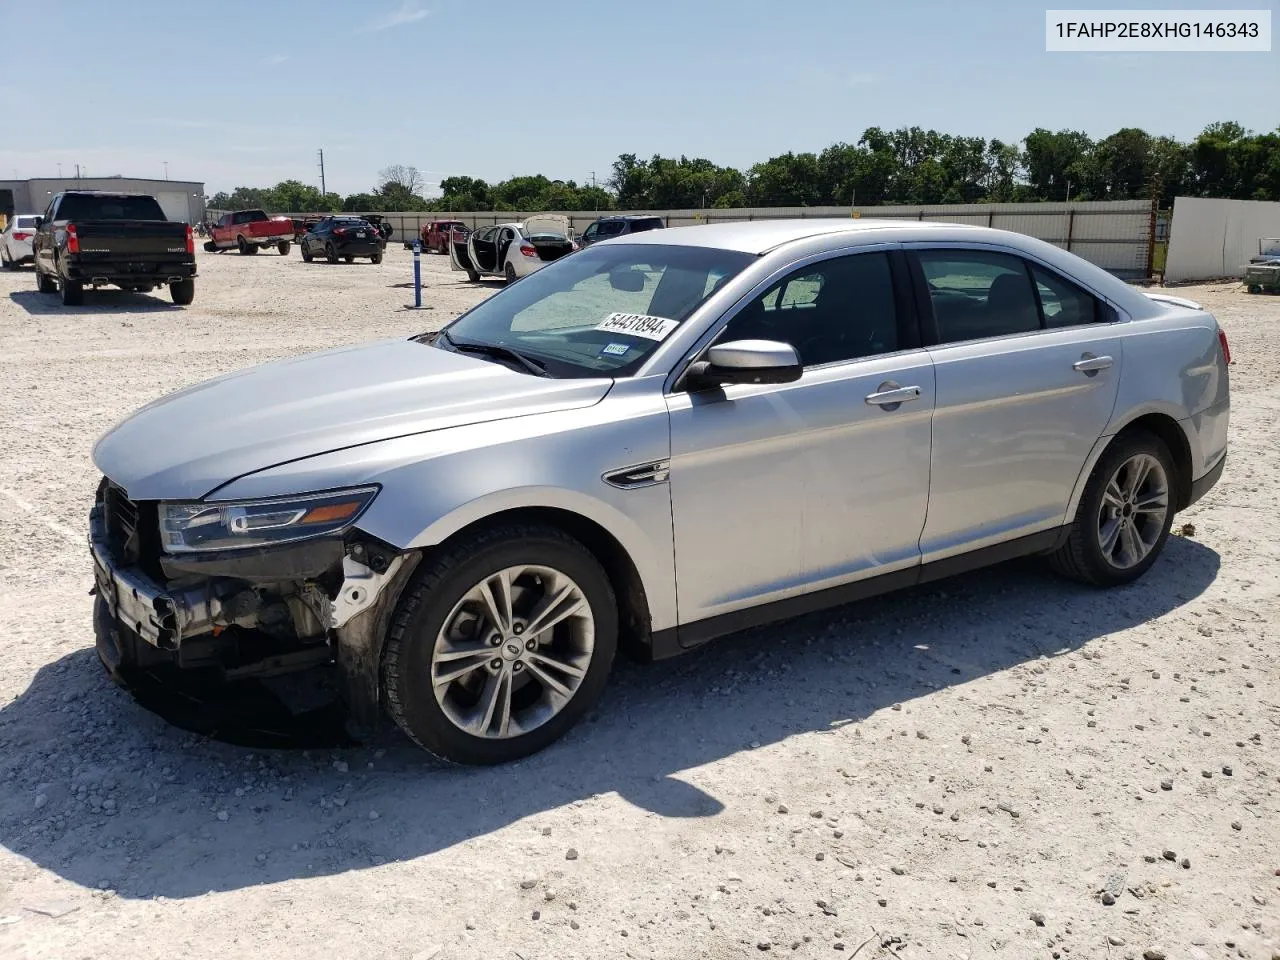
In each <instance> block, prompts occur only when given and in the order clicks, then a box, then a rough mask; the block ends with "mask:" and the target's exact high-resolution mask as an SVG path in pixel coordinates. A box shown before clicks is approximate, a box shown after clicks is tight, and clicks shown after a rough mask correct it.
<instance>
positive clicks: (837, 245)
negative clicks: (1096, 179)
mask: <svg viewBox="0 0 1280 960" xmlns="http://www.w3.org/2000/svg"><path fill="white" fill-rule="evenodd" d="M1227 351H1228V347H1227V341H1226V338H1225V336H1224V335H1223V333H1222V331H1221V330H1220V329H1219V328H1218V324H1217V323H1216V321H1215V320H1214V318H1213V317H1212V316H1211V315H1210V314H1208V313H1206V312H1205V311H1204V310H1202V309H1200V307H1198V306H1197V305H1196V304H1194V303H1191V302H1189V301H1184V300H1179V299H1176V298H1172V297H1164V296H1158V295H1146V294H1144V293H1143V292H1141V291H1140V290H1138V289H1135V288H1132V287H1129V286H1127V285H1126V284H1124V283H1122V282H1121V281H1119V280H1117V279H1115V278H1114V277H1112V276H1111V275H1109V274H1107V273H1106V272H1104V271H1103V270H1101V269H1099V268H1097V267H1094V266H1091V265H1090V264H1088V263H1086V262H1084V261H1082V260H1080V259H1078V258H1077V257H1075V256H1073V255H1070V254H1067V253H1065V252H1063V251H1061V250H1059V249H1057V248H1056V247H1053V246H1050V245H1048V244H1046V243H1042V242H1040V241H1038V240H1033V239H1030V238H1027V237H1023V236H1019V235H1016V234H1012V233H1004V232H1001V231H994V230H989V229H984V228H977V227H964V226H954V225H945V224H928V223H915V222H912V223H906V224H904V223H901V222H893V221H882V222H877V221H874V220H848V221H844V220H842V221H823V220H803V221H773V222H755V223H732V224H721V225H714V226H697V227H688V228H678V229H668V230H661V231H654V232H652V233H642V234H637V235H634V236H628V237H624V238H620V239H618V240H609V241H605V242H603V243H599V244H596V245H593V246H591V247H589V248H587V249H586V250H583V251H581V252H579V253H575V254H574V255H573V256H571V257H565V258H564V259H563V260H561V261H558V262H556V263H554V264H550V265H548V266H547V267H546V268H545V269H543V270H540V271H538V272H537V273H535V274H532V275H530V276H529V277H527V278H526V279H524V280H522V281H521V282H520V283H517V284H514V285H512V286H511V287H509V288H507V289H504V290H502V291H501V292H499V293H497V294H496V295H495V296H493V297H491V298H490V299H488V300H486V301H485V302H484V303H482V304H480V305H479V306H477V307H475V308H474V309H472V310H471V311H469V312H468V313H465V314H463V315H462V316H460V317H458V318H457V319H456V320H454V321H453V322H452V323H450V324H449V325H448V326H447V327H446V328H445V329H444V330H443V331H442V332H440V333H438V334H423V335H420V336H415V337H410V338H405V339H394V340H386V341H382V342H377V343H372V344H369V345H366V346H359V347H346V348H342V349H337V350H330V351H328V352H325V353H320V354H316V355H313V356H307V357H301V358H298V359H293V360H286V361H281V362H277V363H272V364H268V365H266V366H262V367H258V368H255V369H250V370H244V371H241V372H238V373H233V374H230V375H227V376H224V377H221V378H219V379H216V380H213V381H210V382H208V383H204V384H201V385H199V386H195V387H192V388H190V389H187V390H184V391H181V392H179V393H176V394H174V395H171V396H169V397H166V398H163V399H161V400H158V401H156V402H154V403H152V404H151V405H149V406H147V407H144V408H143V409H142V410H140V411H139V412H138V413H136V414H135V415H134V416H132V417H131V418H129V419H127V420H125V421H124V422H123V423H121V424H120V425H119V426H117V427H115V428H114V429H113V430H112V431H111V432H110V433H108V434H107V435H106V436H105V437H103V438H102V440H101V441H100V442H99V443H98V445H97V447H96V448H95V450H94V458H95V462H96V463H97V465H98V466H99V468H100V469H101V470H102V472H103V473H104V474H105V477H104V479H103V481H102V485H101V488H100V491H99V495H98V502H97V505H96V506H95V507H94V509H93V512H92V515H91V518H90V531H91V532H90V540H91V544H92V551H93V557H94V563H95V566H96V569H97V585H98V600H97V615H96V621H97V628H98V649H99V652H100V655H101V656H102V658H103V660H104V662H105V663H106V664H107V666H108V668H109V669H110V670H111V672H112V673H113V674H115V675H116V676H117V677H118V678H120V679H123V680H125V681H128V679H129V678H130V677H131V676H132V675H135V674H136V671H138V670H139V669H141V668H146V667H148V666H150V665H153V664H156V663H171V664H178V665H179V666H182V667H211V668H213V669H215V670H217V671H221V672H222V673H223V674H224V675H227V676H245V675H251V674H253V673H255V672H260V673H270V672H280V671H281V670H286V669H300V668H303V667H306V666H309V665H321V664H326V665H328V664H336V669H337V672H338V675H339V676H340V677H341V678H342V684H343V688H344V690H345V696H346V700H347V703H348V708H349V711H350V715H351V717H352V719H353V721H355V722H356V723H357V724H361V725H367V724H368V723H370V722H372V721H373V720H375V719H376V718H377V717H378V716H379V715H380V714H383V713H385V714H389V715H390V716H391V717H392V718H393V719H394V720H395V722H396V723H398V724H399V725H400V726H401V727H402V728H403V729H404V730H405V732H406V733H408V735H409V736H410V737H412V738H413V739H414V740H415V741H417V742H418V743H419V744H421V745H422V746H424V747H426V748H427V749H429V750H431V751H433V752H434V753H436V754H438V755H440V756H442V757H445V758H448V759H450V760H454V761H460V762H465V763H494V762H500V761H506V760H511V759H513V758H516V757H520V756H522V755H525V754H528V753H530V752H532V751H535V750H538V749H540V748H542V747H544V746H546V745H548V744H550V743H551V742H552V741H554V740H555V739H556V738H557V737H559V736H561V735H562V734H563V733H564V732H565V731H566V730H568V729H569V727H570V726H572V725H573V723H574V722H575V721H577V720H578V719H579V718H580V717H581V716H582V715H583V712H584V711H585V710H587V709H588V707H590V706H591V704H592V703H593V702H595V700H596V699H597V698H598V697H599V696H600V694H601V691H602V690H603V688H604V685H605V681H606V677H607V675H608V673H609V669H610V665H611V663H612V661H613V658H614V653H615V651H616V650H618V649H620V648H622V649H626V650H630V651H634V652H636V653H638V654H640V655H642V656H645V657H650V658H660V657H668V656H671V655H673V654H677V653H681V652H683V651H685V650H688V649H690V648H692V647H696V646H698V645H699V644H702V643H704V642H706V641H708V640H711V639H713V638H715V637H718V636H720V635H722V634H725V633H728V632H732V631H735V630H738V629H741V628H744V627H748V626H752V625H756V624H761V623H766V622H769V621H774V620H777V619H780V618H784V617H789V616H792V615H795V614H798V613H802V612H805V611H810V610H814V609H816V608H821V607H827V606H830V605H833V604H839V603H844V602H846V601H850V600H855V599H857V598H860V597H866V596H868V595H871V594H877V593H881V592H884V591H888V590H892V589H895V588H898V587H904V586H908V585H911V584H917V583H920V582H922V581H928V580H933V579H936V578H938V577H943V576H947V575H949V574H952V573H955V572H957V571H962V570H967V569H970V568H973V567H978V566H981V565H984V564H989V563H993V562H996V561H1001V560H1005V559H1008V558H1012V557H1017V556H1023V555H1030V554H1042V555H1047V557H1048V558H1049V560H1050V561H1051V562H1052V565H1053V566H1055V567H1056V568H1057V569H1058V570H1059V571H1061V572H1062V573H1064V574H1066V575H1068V576H1070V577H1074V578H1076V579H1078V580H1081V581H1084V582H1086V583H1089V584H1095V585H1097V586H1102V587H1108V586H1115V585H1119V584H1125V583H1129V582H1131V581H1133V580H1136V579H1137V578H1138V577H1140V576H1142V575H1143V574H1144V573H1145V572H1146V571H1147V570H1148V568H1149V567H1150V566H1151V565H1152V564H1153V563H1154V562H1155V560H1156V558H1157V557H1158V556H1159V554H1160V551H1161V548H1162V547H1163V546H1164V543H1165V540H1166V538H1167V536H1168V534H1169V528H1170V524H1171V522H1172V520H1173V516H1174V514H1175V512H1177V511H1179V510H1183V509H1185V508H1186V507H1188V506H1189V505H1191V504H1192V503H1194V502H1195V501H1196V500H1197V499H1199V498H1200V497H1202V496H1203V495H1204V494H1205V492H1206V491H1207V490H1208V489H1209V488H1210V487H1212V486H1213V485H1214V483H1215V482H1216V481H1217V480H1218V477H1219V475H1220V474H1221V473H1222V469H1223V464H1224V462H1225V455H1226V448H1227V420H1228V383H1227V363H1228V362H1229V356H1228V353H1227ZM329 668H330V669H332V667H329Z"/></svg>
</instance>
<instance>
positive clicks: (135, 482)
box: [93, 339, 613, 500]
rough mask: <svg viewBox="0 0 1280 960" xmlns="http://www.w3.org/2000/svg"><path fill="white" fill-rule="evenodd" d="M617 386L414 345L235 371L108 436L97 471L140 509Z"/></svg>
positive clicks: (372, 346)
mask: <svg viewBox="0 0 1280 960" xmlns="http://www.w3.org/2000/svg"><path fill="white" fill-rule="evenodd" d="M612 383H613V381H612V380H553V379H550V378H542V377H534V376H529V375H526V374H522V373H516V372H515V371H513V370H510V369H509V368H507V367H504V366H502V365H500V364H497V363H492V362H489V361H487V360H483V359H479V358H476V357H467V356H462V355H460V354H456V353H450V352H448V351H445V350H439V349H436V348H435V347H432V346H429V345H427V344H422V343H416V342H414V341H412V340H399V339H397V340H383V341H377V342H375V343H369V344H364V345H360V346H354V347H343V348H339V349H336V350H328V351H325V352H324V353H317V354H311V355H310V356H304V357H297V358H294V359H289V360H280V361H276V362H274V363H268V364H265V365H263V366H259V367H252V368H249V369H247V370H241V371H237V372H235V373H230V374H227V375H225V376H221V377H217V378H216V379H213V380H209V381H207V382H205V383H201V384H197V385H196V386H194V387H188V388H187V389H185V390H181V391H179V392H177V393H173V394H170V395H169V396H167V397H162V398H160V399H159V400H156V401H154V402H152V403H150V404H148V405H147V406H145V407H143V408H142V409H141V410H139V411H138V412H137V413H135V414H133V416H131V417H129V418H128V419H126V420H124V421H122V422H121V423H119V424H117V425H116V426H115V427H113V428H112V429H111V430H110V431H109V432H108V433H107V434H106V435H105V436H103V437H102V439H101V440H99V441H98V443H97V446H95V447H94V450H93V461H94V463H95V464H97V466H98V469H99V470H101V471H102V472H103V473H104V474H106V475H107V476H108V477H109V478H111V479H112V480H113V481H115V482H116V483H118V484H120V485H121V486H122V487H124V488H125V490H126V491H127V492H128V495H129V496H130V497H131V498H132V499H134V500H194V499H199V498H200V497H203V496H205V495H207V494H208V493H210V492H211V491H213V490H214V489H216V488H217V487H220V486H222V485H223V484H225V483H227V482H229V481H231V480H234V479H235V478H237V477H242V476H244V475H245V474H248V473H255V472H257V471H258V470H264V469H266V468H268V467H274V466H276V465H278V464H281V463H287V462H289V461H292V460H299V459H302V458H304V457H311V456H315V455H317V454H321V453H327V452H329V451H331V450H339V449H342V448H345V447H353V446H358V445H360V444H365V443H375V442H377V441H379V440H390V439H393V438H395V437H403V436H408V435H410V434H415V433H426V432H428V431H431V430H442V429H445V428H447V427H457V426H465V425H468V424H473V423H483V422H485V421H489V420H500V419H505V418H508V417H518V416H527V415H529V414H534V413H545V412H550V411H554V410H568V409H574V408H577V407H588V406H591V405H593V404H595V403H598V402H599V401H600V400H601V399H602V398H603V397H604V395H605V394H606V393H608V391H609V387H610V386H611V385H612Z"/></svg>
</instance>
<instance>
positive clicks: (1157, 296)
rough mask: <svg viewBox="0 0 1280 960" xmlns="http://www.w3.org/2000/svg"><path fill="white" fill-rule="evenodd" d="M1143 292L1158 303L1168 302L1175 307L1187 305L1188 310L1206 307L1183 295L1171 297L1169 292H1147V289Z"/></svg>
mask: <svg viewBox="0 0 1280 960" xmlns="http://www.w3.org/2000/svg"><path fill="white" fill-rule="evenodd" d="M1143 293H1144V294H1146V295H1147V296H1148V297H1149V298H1150V299H1152V300H1155V301H1157V302H1158V303H1168V304H1172V305H1173V306H1175V307H1186V308H1187V309H1188V310H1203V309H1204V307H1202V306H1201V305H1200V304H1198V303H1196V302H1195V301H1194V300H1186V299H1184V298H1182V297H1171V296H1169V295H1168V294H1167V293H1147V291H1145V290H1144V291H1143Z"/></svg>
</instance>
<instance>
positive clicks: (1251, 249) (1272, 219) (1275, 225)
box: [1164, 197, 1280, 283]
mask: <svg viewBox="0 0 1280 960" xmlns="http://www.w3.org/2000/svg"><path fill="white" fill-rule="evenodd" d="M1272 237H1280V203H1273V202H1271V201H1267V200H1206V199H1203V198H1200V197H1175V198H1174V201H1173V228H1172V230H1171V231H1170V235H1169V254H1168V257H1167V258H1166V260H1165V267H1164V278H1165V280H1166V281H1168V282H1170V283H1173V282H1177V281H1191V280H1216V279H1218V278H1221V277H1238V276H1240V275H1241V273H1242V272H1243V270H1244V265H1245V264H1246V263H1248V262H1249V258H1250V257H1256V256H1257V255H1258V241H1259V240H1262V239H1266V238H1272Z"/></svg>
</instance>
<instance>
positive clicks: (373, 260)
mask: <svg viewBox="0 0 1280 960" xmlns="http://www.w3.org/2000/svg"><path fill="white" fill-rule="evenodd" d="M369 262H370V263H381V262H382V254H380V253H375V254H374V255H373V256H372V257H370V258H369Z"/></svg>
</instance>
